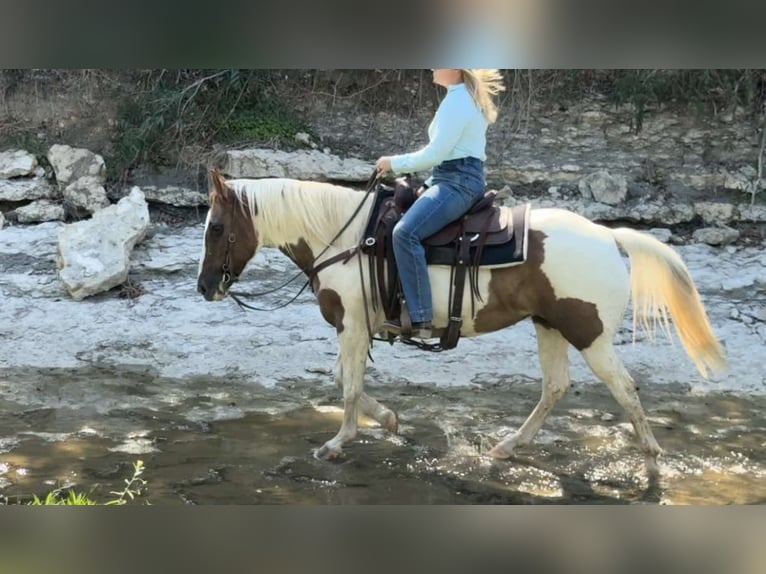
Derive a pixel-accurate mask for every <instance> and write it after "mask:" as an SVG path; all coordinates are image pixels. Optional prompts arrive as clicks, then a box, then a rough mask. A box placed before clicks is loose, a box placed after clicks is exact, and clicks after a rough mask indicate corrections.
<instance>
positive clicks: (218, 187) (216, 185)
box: [210, 167, 228, 203]
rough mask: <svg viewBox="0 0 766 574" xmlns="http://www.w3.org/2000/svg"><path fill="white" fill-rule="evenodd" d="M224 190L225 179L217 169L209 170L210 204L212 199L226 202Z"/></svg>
mask: <svg viewBox="0 0 766 574" xmlns="http://www.w3.org/2000/svg"><path fill="white" fill-rule="evenodd" d="M226 189H227V188H226V178H225V177H223V174H222V173H221V172H220V171H219V169H218V168H217V167H214V168H213V169H211V170H210V203H213V200H214V199H218V200H219V201H226V200H227V199H228V194H227V191H226Z"/></svg>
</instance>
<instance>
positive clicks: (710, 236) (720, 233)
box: [692, 226, 739, 245]
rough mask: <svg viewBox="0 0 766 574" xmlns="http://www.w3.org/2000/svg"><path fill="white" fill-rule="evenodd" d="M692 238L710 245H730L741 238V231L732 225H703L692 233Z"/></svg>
mask: <svg viewBox="0 0 766 574" xmlns="http://www.w3.org/2000/svg"><path fill="white" fill-rule="evenodd" d="M692 239H694V241H697V242H699V243H707V244H708V245H728V244H729V243H733V242H734V241H736V240H737V239H739V231H737V230H736V229H732V228H731V227H725V226H721V227H703V228H701V229H696V230H695V231H694V233H692Z"/></svg>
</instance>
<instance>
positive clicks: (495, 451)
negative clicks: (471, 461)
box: [487, 444, 512, 460]
mask: <svg viewBox="0 0 766 574" xmlns="http://www.w3.org/2000/svg"><path fill="white" fill-rule="evenodd" d="M487 454H488V455H489V456H491V457H492V458H496V459H499V460H505V459H507V458H510V457H511V454H512V453H511V451H510V450H507V449H505V448H504V447H502V446H500V445H499V444H498V445H495V446H494V447H493V448H492V449H490V451H489V452H488V453H487Z"/></svg>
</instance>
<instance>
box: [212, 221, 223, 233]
mask: <svg viewBox="0 0 766 574" xmlns="http://www.w3.org/2000/svg"><path fill="white" fill-rule="evenodd" d="M210 231H212V232H213V233H215V234H216V235H221V233H223V223H213V224H212V225H211V226H210Z"/></svg>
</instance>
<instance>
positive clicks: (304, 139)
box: [294, 132, 316, 146]
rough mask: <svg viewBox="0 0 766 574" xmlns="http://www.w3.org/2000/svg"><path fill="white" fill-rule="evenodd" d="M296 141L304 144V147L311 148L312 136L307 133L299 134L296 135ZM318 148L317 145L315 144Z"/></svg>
mask: <svg viewBox="0 0 766 574" xmlns="http://www.w3.org/2000/svg"><path fill="white" fill-rule="evenodd" d="M294 137H295V141H297V142H299V143H302V144H303V145H307V146H310V145H311V143H312V142H311V136H310V135H309V134H307V133H306V132H298V133H297V134H295V136H294ZM314 145H315V146H316V144H314Z"/></svg>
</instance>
